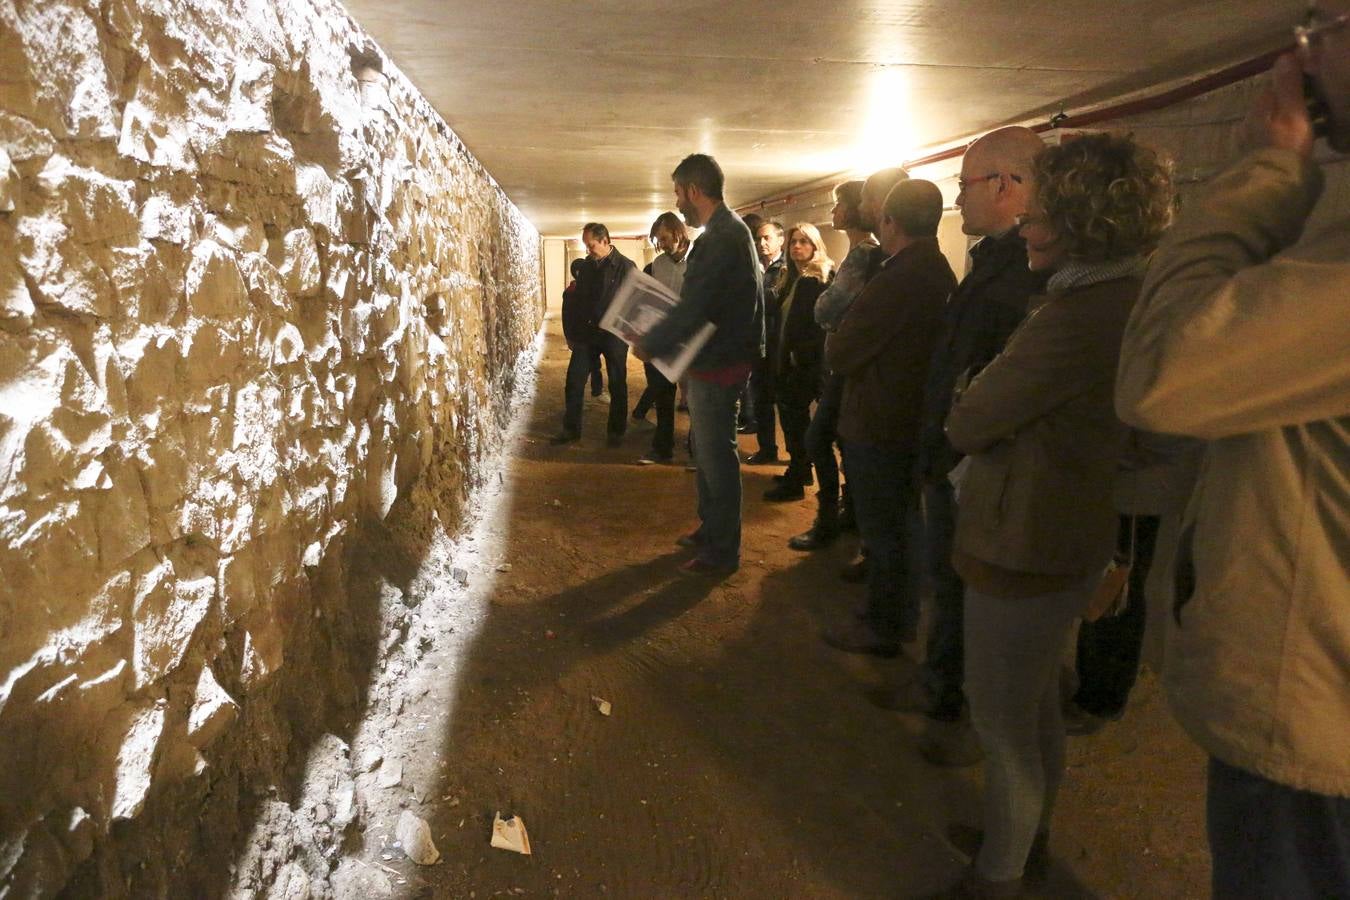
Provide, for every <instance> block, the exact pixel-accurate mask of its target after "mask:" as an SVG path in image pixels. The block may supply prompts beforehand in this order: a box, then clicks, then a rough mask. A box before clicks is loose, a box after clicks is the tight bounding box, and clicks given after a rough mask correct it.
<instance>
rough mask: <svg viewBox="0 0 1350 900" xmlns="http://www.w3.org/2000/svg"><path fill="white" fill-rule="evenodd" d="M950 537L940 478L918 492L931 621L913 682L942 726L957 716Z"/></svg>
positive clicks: (959, 591) (951, 523) (946, 493)
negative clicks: (923, 692) (919, 686)
mask: <svg viewBox="0 0 1350 900" xmlns="http://www.w3.org/2000/svg"><path fill="white" fill-rule="evenodd" d="M955 537H956V499H955V498H954V497H953V496H952V486H951V482H949V481H947V480H946V479H945V478H944V479H943V480H942V481H941V482H939V483H937V484H926V485H924V488H923V545H924V547H923V549H924V558H925V561H926V566H925V568H927V570H928V576H929V578H931V579H932V582H933V619H932V622H931V624H930V626H929V632H928V647H927V650H926V651H925V652H924V659H923V666H922V667H921V668H920V669H919V680H920V682H921V683H922V684H923V686H924V689H925V690H926V691H927V692H928V694H929V696H931V697H932V698H933V701H934V708H933V710H932V712H931V713H930V715H931V716H932V718H934V719H938V720H940V721H944V722H954V721H956V720H957V719H959V718H960V717H961V707H962V705H963V702H964V697H963V695H962V693H961V681H962V678H963V677H964V675H963V672H962V660H963V658H964V656H965V640H964V636H963V634H962V628H963V625H962V620H963V612H964V607H965V590H966V589H965V585H964V584H962V583H961V576H960V575H957V574H956V570H955V569H953V568H952V545H953V544H954V542H955Z"/></svg>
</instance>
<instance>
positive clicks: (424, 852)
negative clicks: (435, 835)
mask: <svg viewBox="0 0 1350 900" xmlns="http://www.w3.org/2000/svg"><path fill="white" fill-rule="evenodd" d="M394 835H395V836H396V837H397V838H398V840H399V843H401V844H402V845H403V852H404V853H406V854H408V859H411V860H412V861H413V862H415V863H417V864H418V865H419V866H430V865H433V864H434V863H435V862H436V861H437V860H438V859H440V858H441V852H440V851H439V850H437V849H436V844H435V843H433V842H432V840H431V826H430V825H428V824H427V822H426V820H425V819H421V818H418V817H417V815H415V814H414V813H413V811H412V810H409V809H405V810H404V811H403V814H402V815H401V816H399V817H398V825H397V826H396V827H395V829H394Z"/></svg>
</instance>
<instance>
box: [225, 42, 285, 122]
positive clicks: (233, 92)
mask: <svg viewBox="0 0 1350 900" xmlns="http://www.w3.org/2000/svg"><path fill="white" fill-rule="evenodd" d="M274 74H275V70H274V69H273V68H272V67H271V66H269V65H268V64H267V63H265V62H263V61H262V60H259V59H243V60H240V61H238V62H237V63H236V65H235V70H234V79H233V81H232V82H231V84H230V104H229V108H228V109H227V111H226V114H225V117H226V127H227V128H228V129H229V130H230V131H243V132H268V131H271V130H272V78H273V75H274Z"/></svg>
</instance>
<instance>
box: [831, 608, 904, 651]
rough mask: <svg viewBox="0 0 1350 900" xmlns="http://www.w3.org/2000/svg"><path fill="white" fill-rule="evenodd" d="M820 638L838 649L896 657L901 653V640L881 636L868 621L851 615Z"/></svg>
mask: <svg viewBox="0 0 1350 900" xmlns="http://www.w3.org/2000/svg"><path fill="white" fill-rule="evenodd" d="M820 639H821V640H822V641H824V642H825V643H827V644H829V645H830V646H831V647H833V648H834V649H836V650H843V651H844V652H845V653H860V654H863V655H865V656H880V657H882V658H883V659H895V658H896V657H897V656H899V655H900V642H899V641H892V640H886V639H885V638H883V637H881V636H879V635H878V634H877V633H876V632H875V631H873V630H872V627H871V626H870V625H868V624H867V623H866V622H862V621H860V620H858V619H857V618H856V617H854V616H849V617H848V618H846V619H843V620H842V621H840V622H839V623H837V624H835V625H832V626H830V627H828V628H825V629H824V630H822V631H821V632H820Z"/></svg>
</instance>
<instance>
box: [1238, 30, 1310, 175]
mask: <svg viewBox="0 0 1350 900" xmlns="http://www.w3.org/2000/svg"><path fill="white" fill-rule="evenodd" d="M1247 140H1248V142H1249V143H1250V144H1251V145H1252V146H1253V147H1257V148H1264V147H1273V148H1276V149H1281V150H1293V151H1294V152H1295V153H1297V154H1299V155H1300V156H1303V157H1309V156H1312V148H1313V127H1312V120H1311V119H1309V118H1308V107H1307V104H1306V103H1305V102H1304V99H1303V70H1302V68H1301V67H1300V66H1299V63H1298V58H1297V57H1295V56H1294V54H1292V53H1286V54H1285V55H1284V56H1281V57H1280V58H1279V59H1278V60H1276V61H1275V67H1274V68H1273V69H1271V72H1270V87H1268V88H1267V89H1266V90H1265V91H1263V92H1262V94H1261V96H1260V97H1258V98H1257V100H1256V104H1255V105H1254V106H1253V107H1252V110H1251V112H1250V113H1248V114H1247Z"/></svg>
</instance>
